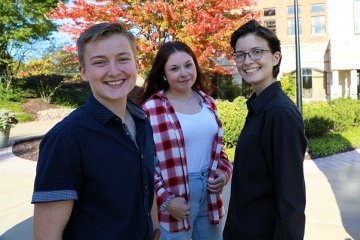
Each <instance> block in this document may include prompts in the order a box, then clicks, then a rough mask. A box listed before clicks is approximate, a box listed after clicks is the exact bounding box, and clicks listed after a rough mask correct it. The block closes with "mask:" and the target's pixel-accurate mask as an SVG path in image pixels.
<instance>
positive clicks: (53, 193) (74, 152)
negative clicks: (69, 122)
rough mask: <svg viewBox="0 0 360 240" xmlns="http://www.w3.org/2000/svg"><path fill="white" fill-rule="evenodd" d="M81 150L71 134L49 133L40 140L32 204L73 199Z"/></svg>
mask: <svg viewBox="0 0 360 240" xmlns="http://www.w3.org/2000/svg"><path fill="white" fill-rule="evenodd" d="M80 159H81V150H80V148H79V147H78V144H77V143H76V141H75V140H74V137H73V136H71V134H68V133H66V131H64V132H61V133H59V132H56V133H49V134H47V135H45V137H44V138H43V140H42V142H41V144H40V149H39V159H38V163H37V169H36V178H35V184H34V192H33V196H32V203H39V202H53V201H63V200H76V199H77V198H78V189H79V188H80V184H81V178H82V173H81V168H80V163H79V161H80Z"/></svg>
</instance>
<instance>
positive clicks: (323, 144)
mask: <svg viewBox="0 0 360 240" xmlns="http://www.w3.org/2000/svg"><path fill="white" fill-rule="evenodd" d="M358 147H360V126H358V127H354V128H350V129H348V130H347V131H344V132H340V133H329V134H326V135H324V136H322V137H318V138H311V139H309V154H310V155H311V157H312V158H317V157H325V156H329V155H333V154H336V153H340V152H344V151H348V150H352V149H354V148H358Z"/></svg>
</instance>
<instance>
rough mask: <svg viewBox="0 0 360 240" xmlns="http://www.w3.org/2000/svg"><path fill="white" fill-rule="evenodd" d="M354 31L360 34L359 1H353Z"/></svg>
mask: <svg viewBox="0 0 360 240" xmlns="http://www.w3.org/2000/svg"><path fill="white" fill-rule="evenodd" d="M354 31H355V33H357V34H360V0H354Z"/></svg>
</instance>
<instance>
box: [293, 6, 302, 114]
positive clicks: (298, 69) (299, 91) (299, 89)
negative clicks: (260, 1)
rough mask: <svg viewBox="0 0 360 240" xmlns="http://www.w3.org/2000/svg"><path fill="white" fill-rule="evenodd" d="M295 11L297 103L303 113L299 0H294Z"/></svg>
mask: <svg viewBox="0 0 360 240" xmlns="http://www.w3.org/2000/svg"><path fill="white" fill-rule="evenodd" d="M294 10H295V11H294V12H295V16H294V18H295V49H296V105H297V107H298V108H299V111H300V113H301V114H302V84H301V83H302V81H301V63H300V37H299V36H300V34H299V8H298V1H297V0H294Z"/></svg>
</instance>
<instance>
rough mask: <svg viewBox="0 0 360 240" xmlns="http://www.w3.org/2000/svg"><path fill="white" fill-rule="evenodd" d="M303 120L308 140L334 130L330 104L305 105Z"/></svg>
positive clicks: (313, 103)
mask: <svg viewBox="0 0 360 240" xmlns="http://www.w3.org/2000/svg"><path fill="white" fill-rule="evenodd" d="M303 120H304V124H305V133H306V136H307V137H308V138H313V137H319V136H322V135H324V134H326V133H328V132H330V131H331V130H332V129H334V121H333V117H332V113H331V111H330V107H329V104H328V103H326V102H310V103H307V104H304V105H303Z"/></svg>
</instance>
